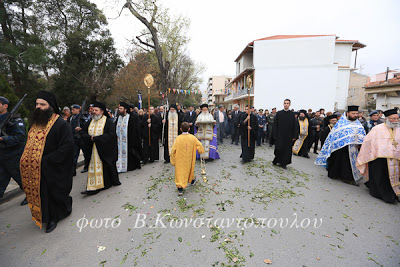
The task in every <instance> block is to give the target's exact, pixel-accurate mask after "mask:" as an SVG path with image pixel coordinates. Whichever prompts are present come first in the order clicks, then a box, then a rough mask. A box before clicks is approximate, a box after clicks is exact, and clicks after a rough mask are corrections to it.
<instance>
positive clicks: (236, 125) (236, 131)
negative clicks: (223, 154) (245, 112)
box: [231, 105, 242, 145]
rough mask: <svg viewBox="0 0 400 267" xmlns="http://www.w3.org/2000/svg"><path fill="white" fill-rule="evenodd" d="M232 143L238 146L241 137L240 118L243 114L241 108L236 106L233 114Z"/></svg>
mask: <svg viewBox="0 0 400 267" xmlns="http://www.w3.org/2000/svg"><path fill="white" fill-rule="evenodd" d="M231 116H232V119H231V121H232V142H231V144H233V143H235V145H238V143H239V135H240V117H241V116H242V112H241V111H240V110H239V106H238V105H235V106H234V107H233V110H232V113H231Z"/></svg>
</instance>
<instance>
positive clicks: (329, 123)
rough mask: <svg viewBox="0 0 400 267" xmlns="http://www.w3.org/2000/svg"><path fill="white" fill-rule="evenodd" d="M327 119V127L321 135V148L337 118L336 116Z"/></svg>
mask: <svg viewBox="0 0 400 267" xmlns="http://www.w3.org/2000/svg"><path fill="white" fill-rule="evenodd" d="M327 119H328V126H326V127H325V128H324V129H323V130H322V133H321V147H323V146H324V143H325V140H326V138H327V137H328V135H329V133H330V132H331V130H332V128H333V127H334V126H335V124H336V123H337V121H338V120H337V116H336V115H330V116H328V117H327Z"/></svg>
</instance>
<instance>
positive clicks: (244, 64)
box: [236, 53, 253, 76]
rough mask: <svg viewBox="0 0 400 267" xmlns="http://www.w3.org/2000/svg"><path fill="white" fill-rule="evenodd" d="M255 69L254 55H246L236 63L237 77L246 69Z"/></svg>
mask: <svg viewBox="0 0 400 267" xmlns="http://www.w3.org/2000/svg"><path fill="white" fill-rule="evenodd" d="M251 67H253V53H246V54H244V55H242V57H241V58H240V59H239V60H238V61H237V62H236V76H237V75H239V74H240V73H242V72H243V71H244V70H245V69H246V68H251Z"/></svg>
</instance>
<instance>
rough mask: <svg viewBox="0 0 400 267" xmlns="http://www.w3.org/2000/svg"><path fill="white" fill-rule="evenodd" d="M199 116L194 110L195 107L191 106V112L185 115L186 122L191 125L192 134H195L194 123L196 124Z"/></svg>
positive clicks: (190, 131)
mask: <svg viewBox="0 0 400 267" xmlns="http://www.w3.org/2000/svg"><path fill="white" fill-rule="evenodd" d="M196 118H197V114H196V111H195V110H194V108H193V106H192V105H190V106H189V110H188V111H187V112H186V114H185V118H184V119H183V121H184V122H187V123H189V125H190V130H189V133H190V134H194V123H195V122H196Z"/></svg>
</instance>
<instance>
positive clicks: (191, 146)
mask: <svg viewBox="0 0 400 267" xmlns="http://www.w3.org/2000/svg"><path fill="white" fill-rule="evenodd" d="M189 129H190V126H189V123H187V122H183V123H182V124H181V131H182V134H181V135H179V136H178V137H177V138H176V140H175V143H174V145H173V146H172V150H171V164H172V165H174V166H175V184H176V187H177V188H178V195H179V196H181V195H183V189H184V188H186V187H187V184H188V183H190V184H192V185H194V184H195V183H196V179H195V177H194V166H195V164H196V151H198V152H199V154H203V153H204V147H203V145H202V144H201V143H200V141H199V140H198V139H197V138H196V137H195V136H194V135H192V134H190V133H189Z"/></svg>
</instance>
